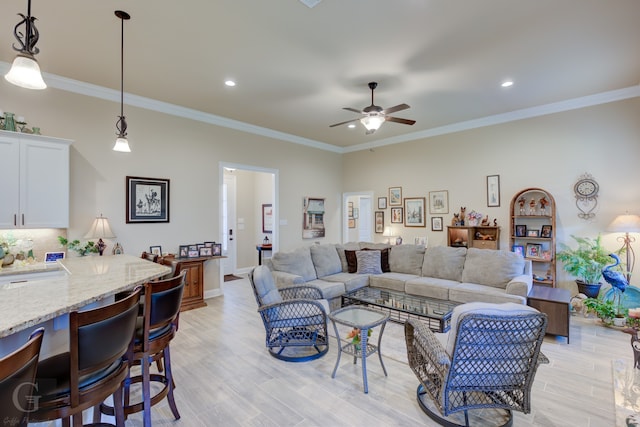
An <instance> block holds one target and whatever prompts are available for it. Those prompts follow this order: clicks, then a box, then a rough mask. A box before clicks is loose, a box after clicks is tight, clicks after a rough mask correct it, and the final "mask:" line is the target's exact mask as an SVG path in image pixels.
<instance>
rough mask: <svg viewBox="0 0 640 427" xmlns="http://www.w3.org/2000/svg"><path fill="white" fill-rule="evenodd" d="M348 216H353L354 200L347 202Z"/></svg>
mask: <svg viewBox="0 0 640 427" xmlns="http://www.w3.org/2000/svg"><path fill="white" fill-rule="evenodd" d="M347 216H348V217H349V218H353V202H349V203H347Z"/></svg>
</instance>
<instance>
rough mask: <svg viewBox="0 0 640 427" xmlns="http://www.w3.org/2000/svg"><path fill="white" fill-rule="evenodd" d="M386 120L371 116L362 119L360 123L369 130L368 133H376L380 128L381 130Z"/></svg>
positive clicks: (381, 117) (382, 117)
mask: <svg viewBox="0 0 640 427" xmlns="http://www.w3.org/2000/svg"><path fill="white" fill-rule="evenodd" d="M384 120H385V117H384V116H377V115H376V116H374V115H370V116H366V117H363V118H361V119H360V123H362V124H363V125H364V127H365V128H367V130H368V131H376V130H378V128H380V125H382V123H384Z"/></svg>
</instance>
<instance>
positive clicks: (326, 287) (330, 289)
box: [305, 279, 344, 299]
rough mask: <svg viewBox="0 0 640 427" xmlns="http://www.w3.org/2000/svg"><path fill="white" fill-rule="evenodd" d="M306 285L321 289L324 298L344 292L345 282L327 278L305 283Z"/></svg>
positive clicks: (337, 295)
mask: <svg viewBox="0 0 640 427" xmlns="http://www.w3.org/2000/svg"><path fill="white" fill-rule="evenodd" d="M305 285H309V286H313V287H315V288H318V289H320V292H322V298H324V299H331V298H335V297H339V296H340V295H342V294H344V283H342V282H329V281H327V280H322V279H315V280H311V281H310V282H307V283H305Z"/></svg>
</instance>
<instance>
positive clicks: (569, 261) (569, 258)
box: [556, 235, 611, 298]
mask: <svg viewBox="0 0 640 427" xmlns="http://www.w3.org/2000/svg"><path fill="white" fill-rule="evenodd" d="M571 237H572V238H573V239H574V240H575V241H576V242H577V243H578V247H577V248H575V249H571V248H570V247H569V246H567V245H565V244H564V243H561V244H560V248H561V249H562V250H561V251H560V252H558V253H557V254H556V258H557V259H559V260H560V261H562V263H563V267H564V271H566V272H567V273H569V274H571V275H572V276H574V277H575V278H576V284H577V285H578V291H579V292H580V293H583V294H585V295H586V296H588V297H590V298H596V297H597V296H598V293H599V292H600V286H601V285H602V284H601V283H600V279H601V278H602V269H603V268H604V267H605V266H607V265H608V264H609V263H610V262H611V258H610V257H609V254H610V253H611V251H608V250H606V249H605V248H604V247H603V246H602V243H601V237H600V235H598V237H596V238H595V239H591V238H588V237H576V236H573V235H572V236H571Z"/></svg>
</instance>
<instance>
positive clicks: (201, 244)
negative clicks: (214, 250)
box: [196, 243, 206, 250]
mask: <svg viewBox="0 0 640 427" xmlns="http://www.w3.org/2000/svg"><path fill="white" fill-rule="evenodd" d="M196 246H197V247H198V250H200V249H201V248H204V247H205V246H206V245H205V244H204V243H198V244H197V245H196Z"/></svg>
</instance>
